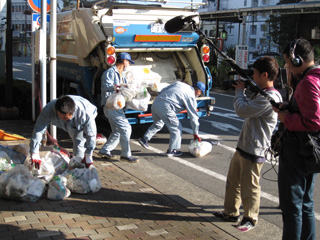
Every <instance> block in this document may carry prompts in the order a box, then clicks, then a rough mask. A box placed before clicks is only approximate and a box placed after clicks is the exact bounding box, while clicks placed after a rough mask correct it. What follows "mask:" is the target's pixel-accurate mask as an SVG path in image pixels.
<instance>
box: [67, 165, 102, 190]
mask: <svg viewBox="0 0 320 240" xmlns="http://www.w3.org/2000/svg"><path fill="white" fill-rule="evenodd" d="M62 175H63V176H65V177H66V178H67V188H68V189H70V191H71V192H73V193H80V194H87V193H90V192H92V193H95V192H98V191H99V190H100V189H101V186H102V185H101V181H100V179H99V175H98V172H97V169H96V168H95V167H94V166H93V165H91V166H90V167H89V168H75V169H72V170H70V171H65V172H64V173H63V174H62Z"/></svg>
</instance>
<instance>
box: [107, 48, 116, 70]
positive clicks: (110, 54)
mask: <svg viewBox="0 0 320 240" xmlns="http://www.w3.org/2000/svg"><path fill="white" fill-rule="evenodd" d="M106 59H107V64H108V65H110V66H111V65H113V64H115V62H116V50H115V48H114V47H113V46H111V45H109V46H108V47H107V54H106Z"/></svg>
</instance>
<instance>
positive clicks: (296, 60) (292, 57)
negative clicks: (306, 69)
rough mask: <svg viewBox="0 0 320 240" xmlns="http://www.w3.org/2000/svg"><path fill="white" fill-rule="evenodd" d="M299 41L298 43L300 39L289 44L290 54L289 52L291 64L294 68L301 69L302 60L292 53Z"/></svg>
mask: <svg viewBox="0 0 320 240" xmlns="http://www.w3.org/2000/svg"><path fill="white" fill-rule="evenodd" d="M299 41H300V39H296V40H294V41H292V42H291V44H290V52H289V55H290V60H291V62H292V64H293V66H295V67H301V66H302V63H303V60H302V58H301V57H300V56H299V55H295V54H294V52H295V51H296V46H297V43H298V42H299Z"/></svg>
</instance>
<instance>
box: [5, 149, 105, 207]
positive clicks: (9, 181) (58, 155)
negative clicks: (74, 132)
mask: <svg viewBox="0 0 320 240" xmlns="http://www.w3.org/2000/svg"><path fill="white" fill-rule="evenodd" d="M12 152H14V150H13V149H12V148H5V147H3V146H1V147H0V197H1V198H6V199H11V200H17V201H26V202H36V201H37V200H39V199H40V198H42V197H46V198H47V199H49V200H63V199H65V198H67V197H69V196H70V194H71V193H78V194H88V193H95V192H98V191H99V190H100V189H101V181H100V179H99V175H98V172H97V169H96V168H95V167H94V166H93V165H91V166H90V167H89V168H86V167H85V164H84V163H81V160H82V159H77V158H71V159H70V158H69V156H68V155H66V154H64V153H62V152H60V151H59V149H57V148H56V147H47V146H46V147H42V148H41V149H40V157H41V165H40V169H39V170H38V169H36V168H34V166H32V165H31V163H30V159H29V158H28V157H26V158H25V160H21V159H19V160H17V159H13V158H12V157H10V155H12V156H14V155H13V154H11V153H12Z"/></svg>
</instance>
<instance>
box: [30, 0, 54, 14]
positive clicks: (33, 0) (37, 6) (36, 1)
mask: <svg viewBox="0 0 320 240" xmlns="http://www.w3.org/2000/svg"><path fill="white" fill-rule="evenodd" d="M41 2H42V0H28V4H29V6H30V7H31V9H32V10H33V11H35V12H38V13H40V12H41ZM50 2H51V0H47V12H49V11H50V9H51V5H50Z"/></svg>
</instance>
